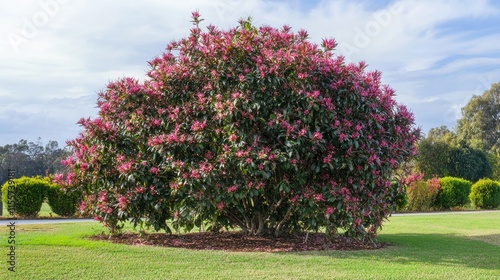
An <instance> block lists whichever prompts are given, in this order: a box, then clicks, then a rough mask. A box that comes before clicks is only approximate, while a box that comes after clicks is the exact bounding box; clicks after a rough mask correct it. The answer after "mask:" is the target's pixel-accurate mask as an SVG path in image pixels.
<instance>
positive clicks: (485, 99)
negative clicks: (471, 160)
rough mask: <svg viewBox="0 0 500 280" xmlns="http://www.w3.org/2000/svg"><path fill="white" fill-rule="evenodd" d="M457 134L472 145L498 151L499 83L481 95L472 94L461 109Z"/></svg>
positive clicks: (499, 131)
mask: <svg viewBox="0 0 500 280" xmlns="http://www.w3.org/2000/svg"><path fill="white" fill-rule="evenodd" d="M462 115H463V117H462V119H460V120H459V121H458V126H457V134H458V137H459V139H461V140H465V141H466V142H467V143H469V144H470V145H471V146H472V147H474V148H477V149H480V150H483V151H491V152H498V151H499V148H500V118H499V116H500V83H495V84H492V85H491V88H490V89H489V90H487V91H485V92H484V93H483V94H482V95H479V96H473V97H472V98H471V100H470V101H469V103H467V105H466V106H465V107H464V108H463V109H462Z"/></svg>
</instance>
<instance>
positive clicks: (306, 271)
mask: <svg viewBox="0 0 500 280" xmlns="http://www.w3.org/2000/svg"><path fill="white" fill-rule="evenodd" d="M101 231H103V228H102V227H101V226H100V225H99V224H97V223H78V224H50V225H30V226H27V225H25V226H23V225H18V227H17V236H16V242H18V247H17V248H16V254H17V272H16V273H11V272H9V271H8V270H7V263H6V260H7V256H6V254H7V253H8V249H7V232H6V227H5V226H3V227H2V229H1V231H0V244H4V245H2V248H3V253H1V255H2V256H3V257H0V258H4V259H5V260H1V259H0V263H1V265H0V267H1V270H0V279H398V280H399V279H441V280H444V279H500V212H488V213H485V212H483V213H473V214H458V213H457V214H445V215H435V216H428V215H412V216H399V217H392V218H390V222H386V223H385V226H384V229H383V230H382V232H381V234H380V240H382V241H386V242H390V243H392V244H393V245H392V246H390V247H389V248H386V249H382V250H376V251H356V252H339V251H333V252H304V253H232V252H224V251H191V250H186V249H171V248H160V247H150V246H128V245H119V244H111V243H107V242H103V241H89V240H86V239H84V238H83V237H84V236H89V235H93V234H96V233H99V232H101Z"/></svg>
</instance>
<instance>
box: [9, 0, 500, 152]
mask: <svg viewBox="0 0 500 280" xmlns="http://www.w3.org/2000/svg"><path fill="white" fill-rule="evenodd" d="M195 10H198V11H199V12H200V14H201V15H202V18H204V19H205V21H203V24H204V25H207V24H209V23H211V24H214V25H216V26H218V27H219V28H222V29H227V28H230V27H233V26H235V25H237V21H238V19H240V18H246V17H248V16H251V17H252V18H253V22H254V24H256V25H259V26H260V25H271V26H274V27H281V26H283V25H284V24H288V25H290V26H292V27H293V29H294V30H295V31H298V30H300V29H305V30H307V31H308V33H309V34H310V40H311V41H313V42H317V43H320V42H321V39H322V38H330V37H333V38H335V39H336V41H337V42H338V43H339V45H338V47H337V53H338V54H342V55H344V56H345V57H346V59H347V61H349V62H358V61H361V60H363V61H366V62H367V63H368V64H369V68H368V69H369V70H375V69H376V70H380V71H382V73H383V82H384V83H386V84H389V85H390V86H391V87H393V88H394V89H395V90H396V93H397V96H396V99H397V101H398V102H400V103H403V104H405V105H407V107H409V108H410V110H411V111H412V112H413V113H414V115H415V120H416V124H417V125H418V126H419V127H421V128H422V130H423V131H424V132H427V131H428V130H429V129H430V128H433V127H437V126H441V125H447V126H448V127H449V128H453V127H454V126H455V124H456V119H457V118H460V110H461V108H462V107H463V106H464V105H465V104H466V103H467V102H468V101H469V100H470V98H471V97H472V96H473V95H479V94H482V93H483V92H484V91H485V90H487V89H489V88H490V85H491V84H492V83H496V82H499V81H500V1H495V0H491V1H487V0H463V1H460V0H456V1H453V0H400V1H371V0H323V1H320V0H313V1H311V0H292V1H284V0H268V1H265V0H210V1H206V0H183V1H164V0H145V1H131V0H122V1H118V0H112V1H76V0H64V1H63V0H34V1H33V0H23V1H1V2H0V35H1V39H0V145H5V144H12V143H17V142H18V141H19V140H20V139H26V140H28V141H36V139H37V138H38V137H41V140H42V142H44V143H47V142H48V141H49V140H57V141H58V142H59V144H60V146H64V145H65V141H66V140H68V139H73V138H75V137H76V136H77V134H78V132H79V131H80V127H79V126H78V125H77V124H76V122H77V121H78V120H79V119H80V118H81V117H95V116H96V113H97V110H96V108H95V104H96V100H97V93H98V92H99V91H100V90H102V89H103V88H104V87H105V86H106V84H107V83H108V82H109V81H113V80H116V79H118V78H121V77H128V76H132V77H136V78H143V77H144V75H145V72H146V70H147V69H148V66H147V63H146V62H147V61H149V60H151V59H152V58H154V57H156V56H157V55H160V54H161V53H162V52H163V50H164V48H165V46H166V44H167V43H169V42H170V41H172V40H178V39H181V38H183V37H185V36H186V35H188V33H189V29H190V28H191V22H190V20H191V18H190V16H191V12H192V11H195Z"/></svg>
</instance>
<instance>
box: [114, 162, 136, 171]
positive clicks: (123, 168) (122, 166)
mask: <svg viewBox="0 0 500 280" xmlns="http://www.w3.org/2000/svg"><path fill="white" fill-rule="evenodd" d="M132 164H133V163H132V162H131V161H129V162H125V163H123V164H120V165H119V166H118V168H117V169H118V172H120V174H125V173H127V172H128V171H130V170H131V169H132Z"/></svg>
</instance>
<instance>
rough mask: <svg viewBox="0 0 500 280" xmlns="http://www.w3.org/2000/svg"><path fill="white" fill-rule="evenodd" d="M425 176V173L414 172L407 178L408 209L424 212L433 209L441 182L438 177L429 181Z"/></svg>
mask: <svg viewBox="0 0 500 280" xmlns="http://www.w3.org/2000/svg"><path fill="white" fill-rule="evenodd" d="M423 178H424V175H423V174H413V175H411V176H410V177H408V178H407V179H406V185H407V187H406V194H407V197H408V204H407V205H406V210H407V211H410V212H423V211H429V210H431V206H432V203H433V202H434V199H435V198H436V195H437V193H438V192H439V189H440V184H439V180H438V179H437V178H432V179H429V180H427V181H425V180H424V179H423Z"/></svg>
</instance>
